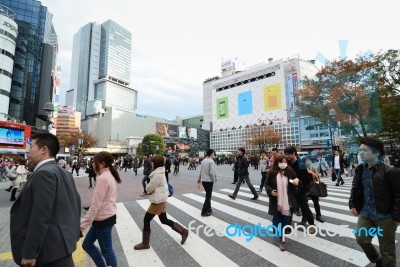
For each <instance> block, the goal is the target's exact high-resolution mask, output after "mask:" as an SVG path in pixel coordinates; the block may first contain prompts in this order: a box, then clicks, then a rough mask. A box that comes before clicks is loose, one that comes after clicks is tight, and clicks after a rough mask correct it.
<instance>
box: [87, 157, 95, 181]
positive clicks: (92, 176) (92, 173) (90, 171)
mask: <svg viewBox="0 0 400 267" xmlns="http://www.w3.org/2000/svg"><path fill="white" fill-rule="evenodd" d="M93 163H94V161H93V159H91V160H90V162H89V166H87V169H86V171H87V173H88V174H89V188H93V184H92V179H93V180H94V186H96V176H97V175H96V171H95V169H94V167H93Z"/></svg>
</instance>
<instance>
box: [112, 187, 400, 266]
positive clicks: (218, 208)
mask: <svg viewBox="0 0 400 267" xmlns="http://www.w3.org/2000/svg"><path fill="white" fill-rule="evenodd" d="M255 187H256V186H255ZM332 187H333V186H332ZM232 192H233V189H228V188H225V189H219V190H214V192H213V197H212V201H211V205H212V208H213V215H212V216H210V217H202V216H201V209H200V208H199V207H200V206H201V204H202V203H203V202H204V198H205V192H204V191H199V192H196V193H189V194H184V195H181V196H175V197H171V198H169V199H168V205H169V207H171V208H172V209H173V211H174V212H175V213H174V215H176V214H179V216H178V217H179V218H180V219H177V218H176V217H175V218H174V217H173V216H171V215H170V214H168V217H169V219H170V220H173V221H175V222H178V223H180V222H182V221H186V222H188V221H189V222H190V221H193V220H194V221H196V224H197V225H200V226H201V225H203V229H204V227H206V226H208V227H210V229H215V227H216V226H220V227H221V229H223V230H224V231H225V230H226V229H227V227H228V226H229V225H232V224H235V223H238V221H237V220H240V221H242V222H245V223H248V224H249V225H256V224H258V223H261V224H262V225H263V226H268V225H271V224H272V223H271V221H270V219H268V218H271V217H267V216H269V215H267V212H268V202H269V198H268V197H267V196H266V195H265V194H260V195H259V201H252V200H250V198H251V197H252V196H253V195H252V194H251V192H250V189H249V188H247V187H243V186H242V187H241V188H240V190H239V192H238V196H237V198H236V200H232V199H230V198H229V197H228V194H231V193H232ZM349 193H350V191H349V189H347V188H344V187H340V188H338V189H336V187H335V188H332V190H330V188H329V191H328V194H329V196H331V197H327V198H320V206H321V208H323V209H321V213H322V215H323V217H324V218H325V219H326V222H325V223H319V222H317V221H316V222H315V223H316V225H317V227H318V228H319V229H320V231H319V235H317V236H315V237H314V236H304V234H303V232H298V234H297V236H293V235H292V236H288V237H286V238H287V243H288V251H285V252H281V251H280V250H279V248H278V246H277V242H274V241H276V239H275V238H271V237H269V238H265V237H264V238H263V237H260V236H256V237H253V239H252V240H251V241H247V240H246V239H247V238H248V236H245V235H241V236H237V235H236V236H229V235H227V234H226V233H225V232H224V233H225V234H224V236H223V237H215V238H214V237H213V238H214V239H210V238H207V237H206V236H205V235H204V233H199V232H196V229H192V231H190V232H189V237H188V239H187V241H186V243H185V244H184V245H182V246H181V245H180V240H181V237H180V235H179V234H178V233H176V232H175V231H173V230H172V229H171V228H170V227H168V226H166V225H163V224H162V223H161V222H160V221H159V220H158V219H154V220H153V221H155V223H157V225H159V226H160V227H159V229H161V231H163V232H165V233H166V234H167V235H166V236H167V237H168V238H169V239H170V241H169V242H170V243H171V242H172V243H175V246H181V248H182V249H181V250H172V251H171V252H170V253H168V254H165V253H161V252H159V251H158V250H157V249H156V248H157V246H154V247H153V246H151V248H150V249H149V250H143V251H135V250H133V246H134V245H135V244H137V243H139V242H140V241H141V238H142V231H141V229H139V226H138V225H137V224H136V222H135V220H134V219H133V218H132V216H135V219H136V221H138V220H139V221H141V220H142V219H143V216H144V213H145V210H147V208H148V205H149V202H148V200H147V199H146V200H138V201H134V203H129V205H136V207H137V209H140V210H141V213H140V214H138V212H137V211H138V210H136V213H133V211H132V210H131V208H130V211H128V209H127V208H126V206H125V205H127V204H123V203H118V204H117V205H118V206H117V207H118V213H117V217H118V223H117V224H116V230H117V233H118V237H119V241H120V243H121V246H122V248H123V251H124V254H125V257H126V260H127V262H128V266H173V265H171V262H173V261H174V259H176V258H177V257H179V254H175V253H178V251H179V253H187V255H188V256H189V257H190V258H191V259H192V260H193V261H194V262H196V263H197V264H198V265H199V266H247V265H245V264H243V263H242V264H238V263H237V262H235V260H233V259H231V258H230V257H229V256H227V255H229V253H228V254H227V251H226V250H228V249H229V246H228V247H226V246H219V245H218V243H219V241H218V242H215V239H217V240H220V238H222V239H224V241H223V242H228V243H229V242H230V243H232V244H235V246H236V247H240V249H241V250H242V251H243V252H245V251H246V255H254V256H257V257H259V259H260V260H261V261H262V260H264V261H265V262H269V263H270V264H272V265H275V266H339V265H340V266H366V265H368V263H369V261H368V259H367V258H366V256H365V254H364V253H363V252H362V251H361V249H359V247H358V245H356V241H355V236H354V234H353V232H352V231H353V228H354V227H355V224H356V222H357V218H356V217H354V216H352V215H351V214H350V213H349V209H348V204H347V203H348V197H349ZM338 200H340V201H338ZM310 205H311V206H312V201H310ZM311 209H312V210H313V208H312V207H311ZM177 212H178V213H177ZM261 214H265V216H264V215H263V216H262V217H261V216H260V215H261ZM136 216H139V217H136ZM182 218H186V219H182ZM300 221H301V217H298V216H296V215H294V216H293V223H296V222H297V223H298V222H300ZM181 224H182V225H184V226H185V227H187V226H188V225H185V224H183V223H181ZM347 224H348V225H347ZM327 231H329V232H328V233H330V235H332V234H333V235H335V237H332V238H326V237H324V236H326V233H327ZM397 233H400V229H399V230H398V231H397ZM212 240H214V241H213V242H212ZM271 240H272V241H271ZM339 240H341V241H339ZM372 242H373V244H374V245H379V242H378V239H377V238H376V237H374V238H373V240H372ZM150 244H151V243H150ZM224 244H226V243H224ZM349 244H355V245H349ZM292 246H293V247H292ZM295 246H301V250H300V251H301V252H299V251H297V250H296V249H294V247H295ZM292 249H294V250H293V251H292ZM303 252H304V253H303ZM321 253H322V254H324V255H326V256H327V257H328V259H331V261H328V262H326V263H321V262H320V261H318V263H317V262H316V260H315V259H313V256H312V255H319V254H321ZM310 255H311V256H310ZM331 262H332V263H331ZM338 264H339V265H338ZM265 265H266V264H263V265H262V266H265ZM176 266H178V265H176ZM253 266H254V265H253ZM257 266H258V265H257ZM259 266H261V265H259Z"/></svg>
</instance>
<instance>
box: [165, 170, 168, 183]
mask: <svg viewBox="0 0 400 267" xmlns="http://www.w3.org/2000/svg"><path fill="white" fill-rule="evenodd" d="M168 174H169V172H168V171H166V172H165V177H166V178H167V183H169V177H168Z"/></svg>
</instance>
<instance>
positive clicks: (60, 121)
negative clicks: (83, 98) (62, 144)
mask: <svg viewBox="0 0 400 267" xmlns="http://www.w3.org/2000/svg"><path fill="white" fill-rule="evenodd" d="M57 113H58V115H57V125H55V126H56V129H57V134H65V133H67V132H80V131H81V113H80V112H76V111H75V107H74V106H58V107H57Z"/></svg>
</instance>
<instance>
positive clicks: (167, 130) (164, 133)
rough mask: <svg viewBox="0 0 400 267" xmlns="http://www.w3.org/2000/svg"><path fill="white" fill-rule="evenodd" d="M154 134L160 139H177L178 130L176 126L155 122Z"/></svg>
mask: <svg viewBox="0 0 400 267" xmlns="http://www.w3.org/2000/svg"><path fill="white" fill-rule="evenodd" d="M156 133H157V134H158V135H160V136H161V137H178V136H179V128H178V125H173V124H169V123H163V122H156Z"/></svg>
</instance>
